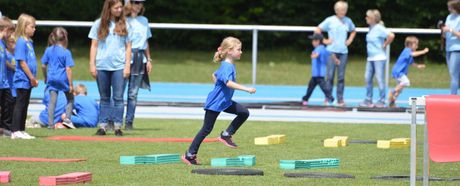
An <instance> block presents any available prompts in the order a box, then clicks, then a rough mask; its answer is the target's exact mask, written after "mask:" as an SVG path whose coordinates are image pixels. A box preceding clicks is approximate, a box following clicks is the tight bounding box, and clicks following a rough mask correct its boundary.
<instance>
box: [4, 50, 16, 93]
mask: <svg viewBox="0 0 460 186" xmlns="http://www.w3.org/2000/svg"><path fill="white" fill-rule="evenodd" d="M6 62H7V63H10V64H15V63H16V60H14V55H13V54H11V53H10V52H8V50H7V51H6ZM6 76H7V77H8V83H9V85H10V88H11V95H12V96H13V97H16V89H14V88H13V77H14V70H13V69H9V68H7V70H6Z"/></svg>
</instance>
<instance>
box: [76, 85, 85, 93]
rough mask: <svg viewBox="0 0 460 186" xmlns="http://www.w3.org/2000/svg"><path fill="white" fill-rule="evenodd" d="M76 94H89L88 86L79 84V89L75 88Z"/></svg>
mask: <svg viewBox="0 0 460 186" xmlns="http://www.w3.org/2000/svg"><path fill="white" fill-rule="evenodd" d="M75 94H77V95H78V94H84V95H87V94H88V89H86V86H85V85H83V84H78V85H77V87H76V88H75Z"/></svg>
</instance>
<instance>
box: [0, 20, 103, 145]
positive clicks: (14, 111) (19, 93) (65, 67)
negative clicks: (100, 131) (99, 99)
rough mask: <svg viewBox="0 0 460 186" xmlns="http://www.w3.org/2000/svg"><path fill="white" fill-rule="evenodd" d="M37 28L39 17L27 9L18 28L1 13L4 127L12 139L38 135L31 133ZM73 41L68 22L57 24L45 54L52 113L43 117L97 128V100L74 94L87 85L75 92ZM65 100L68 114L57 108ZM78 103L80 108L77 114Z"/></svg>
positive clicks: (0, 88) (46, 121)
mask: <svg viewBox="0 0 460 186" xmlns="http://www.w3.org/2000/svg"><path fill="white" fill-rule="evenodd" d="M34 32H35V18H33V17H32V16H30V15H27V14H21V15H20V16H19V18H18V21H17V26H16V27H15V26H14V24H13V23H12V21H11V20H10V19H9V18H7V17H4V16H1V17H0V39H1V42H0V62H1V63H0V73H1V74H0V103H1V105H0V108H1V120H0V130H1V131H0V132H1V133H2V134H3V135H9V136H10V137H11V138H12V139H34V138H35V137H34V136H32V135H30V134H28V133H27V132H25V124H26V119H27V109H28V106H29V100H30V95H31V91H32V88H33V87H37V86H38V80H37V60H36V56H35V51H34V46H33V40H32V36H33V35H34ZM67 43H68V34H67V31H66V30H65V29H64V28H62V27H57V28H55V29H53V31H52V33H51V34H50V35H49V38H48V47H47V48H46V50H45V53H44V55H43V57H42V58H41V61H42V70H43V74H44V80H45V83H46V90H45V95H46V96H45V98H44V102H46V105H47V107H46V113H47V114H46V117H42V121H43V122H42V123H43V124H45V125H47V126H48V128H51V129H54V128H56V125H55V124H57V123H61V122H62V124H63V125H64V126H65V127H67V128H75V125H77V126H90V127H91V126H92V127H94V126H95V125H96V123H95V122H94V118H97V104H96V102H95V101H94V100H90V99H89V98H80V97H82V96H77V97H78V99H77V100H78V102H74V94H75V95H84V94H85V92H86V88H85V87H84V86H83V85H79V86H78V90H77V91H74V88H73V82H72V70H71V67H73V66H74V62H73V59H72V54H71V52H70V50H68V49H67ZM62 93H63V94H64V95H65V98H66V99H65V100H64V101H62V100H58V95H59V94H62ZM61 104H65V106H64V107H65V113H62V112H58V110H57V109H56V106H57V107H58V108H60V107H61ZM79 107H80V108H79ZM74 108H76V113H73V112H74ZM94 113H96V115H95V114H94ZM56 114H57V115H58V119H55V115H56ZM75 114H76V115H75ZM72 116H75V117H76V118H75V119H74V118H72Z"/></svg>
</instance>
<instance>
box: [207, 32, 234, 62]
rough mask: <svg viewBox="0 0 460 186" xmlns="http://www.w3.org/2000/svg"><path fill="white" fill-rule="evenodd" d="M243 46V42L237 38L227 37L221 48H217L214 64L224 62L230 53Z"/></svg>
mask: <svg viewBox="0 0 460 186" xmlns="http://www.w3.org/2000/svg"><path fill="white" fill-rule="evenodd" d="M238 45H241V41H240V40H239V39H237V38H235V37H226V38H225V39H224V40H222V43H220V46H219V48H217V51H216V53H215V54H214V59H213V61H214V63H218V62H220V61H222V60H224V59H225V58H226V57H227V54H228V51H229V50H231V49H233V48H235V47H237V46H238Z"/></svg>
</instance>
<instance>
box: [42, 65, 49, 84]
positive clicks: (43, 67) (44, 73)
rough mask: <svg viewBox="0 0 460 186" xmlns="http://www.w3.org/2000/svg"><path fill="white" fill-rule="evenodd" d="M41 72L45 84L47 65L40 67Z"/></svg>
mask: <svg viewBox="0 0 460 186" xmlns="http://www.w3.org/2000/svg"><path fill="white" fill-rule="evenodd" d="M42 72H43V79H44V81H45V84H46V80H47V79H48V73H47V72H48V65H42Z"/></svg>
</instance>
